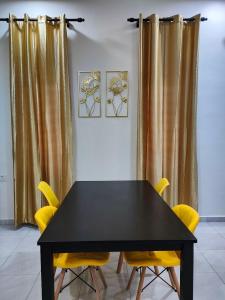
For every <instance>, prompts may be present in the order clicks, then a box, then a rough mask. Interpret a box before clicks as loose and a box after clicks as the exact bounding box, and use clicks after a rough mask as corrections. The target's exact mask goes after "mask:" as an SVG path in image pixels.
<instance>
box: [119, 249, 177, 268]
mask: <svg viewBox="0 0 225 300" xmlns="http://www.w3.org/2000/svg"><path fill="white" fill-rule="evenodd" d="M124 256H125V258H126V261H127V263H128V264H129V265H130V266H133V267H148V266H160V267H174V266H179V265H180V258H179V256H178V255H177V252H176V251H137V252H135V251H134V252H125V254H124Z"/></svg>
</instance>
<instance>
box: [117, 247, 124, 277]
mask: <svg viewBox="0 0 225 300" xmlns="http://www.w3.org/2000/svg"><path fill="white" fill-rule="evenodd" d="M123 258H124V254H123V252H120V256H119V260H118V265H117V270H116V272H117V273H118V274H119V273H120V272H121V269H122V266H123Z"/></svg>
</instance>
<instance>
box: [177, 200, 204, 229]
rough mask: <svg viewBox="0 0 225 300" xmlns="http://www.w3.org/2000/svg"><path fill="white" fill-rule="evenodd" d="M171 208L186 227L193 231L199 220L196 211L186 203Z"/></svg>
mask: <svg viewBox="0 0 225 300" xmlns="http://www.w3.org/2000/svg"><path fill="white" fill-rule="evenodd" d="M172 209H173V211H174V213H175V214H176V215H177V216H178V218H179V219H180V220H181V221H182V222H183V223H184V224H185V225H186V226H187V228H188V229H189V230H190V231H191V232H192V233H194V231H195V229H196V227H197V225H198V223H199V220H200V216H199V214H198V212H197V211H196V210H195V209H194V208H192V207H191V206H189V205H186V204H178V205H175V206H174V207H173V208H172Z"/></svg>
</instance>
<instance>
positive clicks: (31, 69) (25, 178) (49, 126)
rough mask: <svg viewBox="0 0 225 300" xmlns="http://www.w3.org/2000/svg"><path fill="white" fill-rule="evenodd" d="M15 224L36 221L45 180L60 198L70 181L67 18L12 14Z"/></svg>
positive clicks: (70, 144)
mask: <svg viewBox="0 0 225 300" xmlns="http://www.w3.org/2000/svg"><path fill="white" fill-rule="evenodd" d="M10 63H11V72H10V73H11V108H12V134H13V161H14V198H15V224H16V225H19V224H21V223H32V224H34V223H35V221H34V213H35V211H36V210H37V209H38V208H40V207H41V205H42V201H41V194H40V192H39V191H38V190H37V185H38V183H39V181H40V180H45V181H47V182H48V183H49V184H50V185H51V186H52V188H53V189H54V191H55V192H56V194H57V196H58V197H59V199H63V197H64V196H65V194H66V193H67V191H68V189H69V187H70V185H71V180H72V176H71V173H72V172H71V164H72V162H71V160H72V132H71V131H72V121H71V99H70V91H69V77H68V57H67V35H66V24H65V18H64V17H61V18H60V22H57V23H51V22H48V21H47V17H45V16H44V17H39V18H38V22H33V21H32V22H31V21H29V17H28V16H27V15H25V17H24V22H16V21H15V20H14V17H13V16H11V17H10Z"/></svg>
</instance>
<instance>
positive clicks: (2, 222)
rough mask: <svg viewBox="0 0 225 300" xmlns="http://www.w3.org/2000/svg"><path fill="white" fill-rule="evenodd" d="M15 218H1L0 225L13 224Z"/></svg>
mask: <svg viewBox="0 0 225 300" xmlns="http://www.w3.org/2000/svg"><path fill="white" fill-rule="evenodd" d="M13 224H14V220H13V219H0V225H13Z"/></svg>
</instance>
